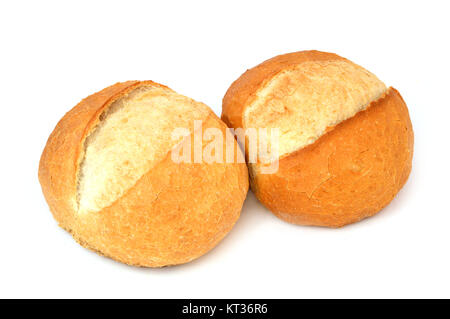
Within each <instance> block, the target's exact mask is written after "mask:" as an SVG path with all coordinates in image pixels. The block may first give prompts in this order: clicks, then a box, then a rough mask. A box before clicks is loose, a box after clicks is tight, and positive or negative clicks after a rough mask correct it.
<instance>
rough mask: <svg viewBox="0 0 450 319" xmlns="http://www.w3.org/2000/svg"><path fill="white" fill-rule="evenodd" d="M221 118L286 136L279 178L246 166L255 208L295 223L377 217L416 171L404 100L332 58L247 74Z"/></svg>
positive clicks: (290, 59)
mask: <svg viewBox="0 0 450 319" xmlns="http://www.w3.org/2000/svg"><path fill="white" fill-rule="evenodd" d="M222 119H223V120H224V121H225V123H227V125H228V126H230V127H233V128H269V129H270V128H278V129H279V130H280V137H279V143H278V151H279V153H278V171H276V172H275V173H273V174H262V170H261V167H262V166H261V165H262V164H261V162H256V163H249V165H248V166H249V173H250V182H251V187H252V190H253V192H254V193H255V194H256V196H257V197H258V199H259V200H260V201H261V202H262V203H263V204H264V205H265V206H266V207H267V208H269V209H270V210H271V211H272V212H273V213H274V214H275V215H276V216H278V217H280V218H282V219H283V220H285V221H288V222H291V223H295V224H302V225H317V226H329V227H340V226H343V225H346V224H349V223H354V222H357V221H359V220H361V219H363V218H365V217H369V216H372V215H374V214H375V213H377V212H378V211H380V210H381V209H382V208H383V207H385V206H386V205H387V204H388V203H389V202H390V201H391V200H392V199H393V198H394V196H395V195H396V194H397V192H398V191H399V190H400V189H401V188H402V186H403V185H404V184H405V182H406V180H407V178H408V176H409V173H410V171H411V161H412V156H413V139H414V138H413V130H412V125H411V121H410V118H409V113H408V109H407V107H406V104H405V102H404V101H403V99H402V97H401V96H400V93H399V92H398V91H397V90H395V89H394V88H386V86H385V85H384V84H383V82H381V81H380V80H379V79H378V78H377V77H376V76H375V75H373V74H372V73H370V72H368V71H367V70H365V69H363V68H362V67H360V66H359V65H356V64H354V63H352V62H351V61H349V60H347V59H344V58H342V57H340V56H338V55H335V54H332V53H325V52H319V51H303V52H295V53H290V54H285V55H280V56H277V57H274V58H272V59H270V60H267V61H265V62H263V63H262V64H260V65H258V66H256V67H254V68H252V69H250V70H248V71H247V72H245V73H244V74H243V75H242V76H241V77H240V78H239V79H238V80H236V81H235V82H234V83H233V84H232V85H231V87H230V88H229V89H228V91H227V93H226V95H225V97H224V99H223V111H222ZM246 146H247V145H246ZM246 149H247V153H248V148H246ZM247 157H248V154H247Z"/></svg>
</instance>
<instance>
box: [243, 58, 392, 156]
mask: <svg viewBox="0 0 450 319" xmlns="http://www.w3.org/2000/svg"><path fill="white" fill-rule="evenodd" d="M385 91H386V86H385V85H384V83H383V82H381V81H380V80H379V79H378V78H377V77H376V76H375V75H373V74H372V73H370V72H369V71H367V70H365V69H364V68H362V67H360V66H359V65H356V64H354V63H352V62H350V61H345V60H344V61H320V62H304V63H301V64H299V65H297V66H296V67H295V68H294V69H290V70H286V71H283V72H281V73H279V74H277V75H275V76H274V77H273V78H272V79H271V80H270V81H268V82H267V83H266V84H265V85H264V86H263V87H262V88H261V89H259V91H258V92H257V97H256V98H255V100H254V101H253V102H252V103H251V104H250V105H248V106H247V108H246V109H245V111H244V116H243V125H244V127H245V128H268V129H271V128H278V129H279V132H280V137H279V142H278V154H279V156H283V155H285V154H289V153H291V152H293V151H296V150H298V149H301V148H303V147H305V146H307V145H309V144H312V143H314V142H315V141H316V140H317V139H318V138H319V137H320V136H322V135H323V134H324V133H325V132H326V130H327V128H328V127H331V126H333V125H336V124H339V123H340V122H342V121H344V120H346V119H348V118H350V117H352V116H354V115H355V114H356V113H357V112H359V111H361V110H364V109H365V108H366V107H367V106H368V105H369V104H370V102H372V101H374V100H376V99H378V98H379V97H380V96H382V95H383V93H384V92H385ZM269 142H270V140H269ZM269 147H271V148H272V149H275V148H274V147H273V146H271V145H270V143H269Z"/></svg>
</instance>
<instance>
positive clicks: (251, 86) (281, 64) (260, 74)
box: [222, 50, 346, 127]
mask: <svg viewBox="0 0 450 319" xmlns="http://www.w3.org/2000/svg"><path fill="white" fill-rule="evenodd" d="M333 60H346V59H345V58H343V57H340V56H338V55H336V54H334V53H327V52H320V51H314V50H313V51H301V52H293V53H287V54H283V55H278V56H276V57H274V58H271V59H269V60H267V61H264V62H263V63H261V64H259V65H257V66H255V67H254V68H251V69H249V70H247V71H246V72H245V73H244V74H242V75H241V76H240V77H239V78H238V79H237V80H236V81H234V82H233V84H231V86H230V88H229V89H228V91H227V93H226V94H225V96H224V98H223V103H222V120H223V121H224V122H225V123H226V124H227V125H228V126H229V127H243V126H242V114H243V112H244V108H245V107H246V106H248V105H249V104H250V103H251V101H252V100H253V99H254V98H255V96H256V92H257V91H258V89H259V88H260V87H262V86H264V83H266V82H267V81H269V80H270V79H271V78H273V77H274V76H275V75H276V74H278V73H279V72H281V71H284V70H287V69H290V68H293V67H295V66H296V65H298V64H300V63H302V62H306V61H333Z"/></svg>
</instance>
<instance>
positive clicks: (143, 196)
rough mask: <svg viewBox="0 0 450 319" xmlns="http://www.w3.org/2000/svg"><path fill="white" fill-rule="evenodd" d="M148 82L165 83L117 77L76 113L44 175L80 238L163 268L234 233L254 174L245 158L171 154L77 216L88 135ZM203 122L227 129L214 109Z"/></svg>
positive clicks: (55, 208) (51, 148)
mask: <svg viewBox="0 0 450 319" xmlns="http://www.w3.org/2000/svg"><path fill="white" fill-rule="evenodd" d="M149 84H151V85H153V86H161V85H159V84H157V83H154V82H151V81H144V82H138V81H130V82H124V83H117V84H115V85H113V86H111V87H108V88H106V89H104V90H102V91H100V92H98V93H95V94H93V95H91V96H89V97H88V98H86V99H84V100H83V101H82V102H80V103H79V104H78V105H77V106H76V107H74V108H73V109H72V110H71V111H69V112H68V113H67V114H66V115H65V116H64V117H63V118H62V119H61V121H60V122H59V123H58V125H57V126H56V128H55V130H54V131H53V132H52V134H51V135H50V137H49V140H48V142H47V145H46V147H45V149H44V152H43V154H42V157H41V161H40V165H39V180H40V183H41V186H42V190H43V193H44V195H45V198H46V200H47V202H48V204H49V207H50V210H51V211H52V213H53V215H54V217H55V219H56V220H57V221H58V223H59V224H60V225H61V227H63V228H65V229H66V230H68V231H70V232H71V233H72V235H73V236H74V238H75V239H76V240H77V241H78V242H80V244H82V245H84V246H86V247H88V248H90V249H92V250H94V251H97V252H99V253H101V254H103V255H106V256H108V257H111V258H113V259H116V260H119V261H121V262H124V263H127V264H131V265H138V266H147V267H159V266H166V265H173V264H179V263H184V262H188V261H190V260H192V259H194V258H197V257H199V256H201V255H203V254H204V253H206V252H207V251H208V250H210V249H211V248H213V247H214V246H215V245H216V244H217V243H218V242H219V241H220V240H221V239H222V238H223V237H224V236H225V235H226V234H227V232H228V231H229V230H230V229H231V228H232V226H233V225H234V223H235V222H236V220H237V219H238V217H239V214H240V210H241V207H242V204H243V201H244V199H245V195H246V193H247V189H248V175H247V168H246V166H245V164H218V163H213V164H176V163H174V162H173V161H172V160H171V158H170V153H169V154H168V155H167V157H166V158H165V159H164V160H163V161H162V162H160V163H158V164H157V165H156V166H155V167H154V168H153V169H151V170H150V171H149V172H147V173H146V174H145V175H144V176H142V177H141V178H140V179H139V180H138V182H137V183H136V185H134V186H133V187H132V188H130V189H129V190H128V191H127V192H126V193H125V194H124V195H123V196H122V197H120V198H118V199H117V200H116V201H115V202H114V203H113V204H112V205H110V206H109V207H106V208H104V209H102V210H101V211H99V212H96V213H86V214H78V213H77V212H76V196H77V185H76V182H77V174H78V169H79V168H78V166H79V160H80V157H81V156H82V152H83V143H84V140H85V139H86V137H87V135H88V134H89V132H90V131H91V130H92V129H93V128H94V127H95V125H96V123H97V122H98V121H99V117H100V115H101V114H102V112H103V110H105V108H107V107H108V106H109V105H110V104H111V103H112V102H114V101H115V100H117V99H118V98H120V97H122V96H124V95H125V94H127V93H128V92H130V91H131V90H133V89H135V88H136V87H138V86H141V85H149ZM161 87H164V86H161ZM203 125H204V127H205V128H206V127H219V128H221V129H222V131H223V132H225V130H226V129H227V128H226V126H225V124H224V123H222V122H221V121H220V119H218V118H217V117H216V116H215V115H214V114H213V113H212V112H211V115H210V116H209V117H208V118H207V120H206V121H205V122H204V123H203ZM234 143H236V142H234ZM224 147H225V146H224ZM205 185H208V187H205Z"/></svg>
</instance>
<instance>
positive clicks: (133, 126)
mask: <svg viewBox="0 0 450 319" xmlns="http://www.w3.org/2000/svg"><path fill="white" fill-rule="evenodd" d="M209 112H210V111H209V109H208V107H207V106H206V105H204V104H202V103H199V102H196V101H194V100H192V99H189V98H187V97H185V96H182V95H180V94H177V93H175V92H174V91H172V90H170V89H167V88H160V87H152V86H144V87H139V88H137V89H135V90H134V91H132V92H131V93H129V94H127V95H126V96H124V97H122V98H120V99H119V100H117V101H115V102H114V103H112V104H111V106H110V107H109V108H108V109H107V110H106V111H105V112H104V113H103V114H102V115H101V116H100V122H99V124H98V125H97V126H96V127H95V128H94V129H93V130H92V131H91V133H90V135H89V136H88V137H87V139H86V141H85V145H84V146H85V152H84V157H83V159H82V160H81V161H80V168H79V176H78V205H79V206H78V212H79V213H83V212H95V211H99V210H101V209H102V208H104V207H107V206H109V205H111V204H112V203H113V202H114V201H115V200H116V199H117V198H119V197H120V196H121V195H123V194H124V193H125V192H126V191H127V190H128V189H129V188H130V187H132V186H133V185H134V184H135V183H136V182H137V181H138V180H139V178H140V177H142V175H143V174H145V173H146V172H148V171H149V170H150V169H151V167H152V166H153V165H154V164H156V163H157V162H159V161H161V160H162V159H163V158H164V157H165V156H166V155H167V154H168V152H169V151H170V150H171V148H172V147H173V146H175V145H176V144H177V143H179V142H180V140H181V139H182V137H180V140H178V141H177V140H172V131H173V129H174V128H177V127H182V128H189V129H191V128H192V123H193V121H194V120H204V119H205V118H206V117H207V116H208V114H209Z"/></svg>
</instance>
